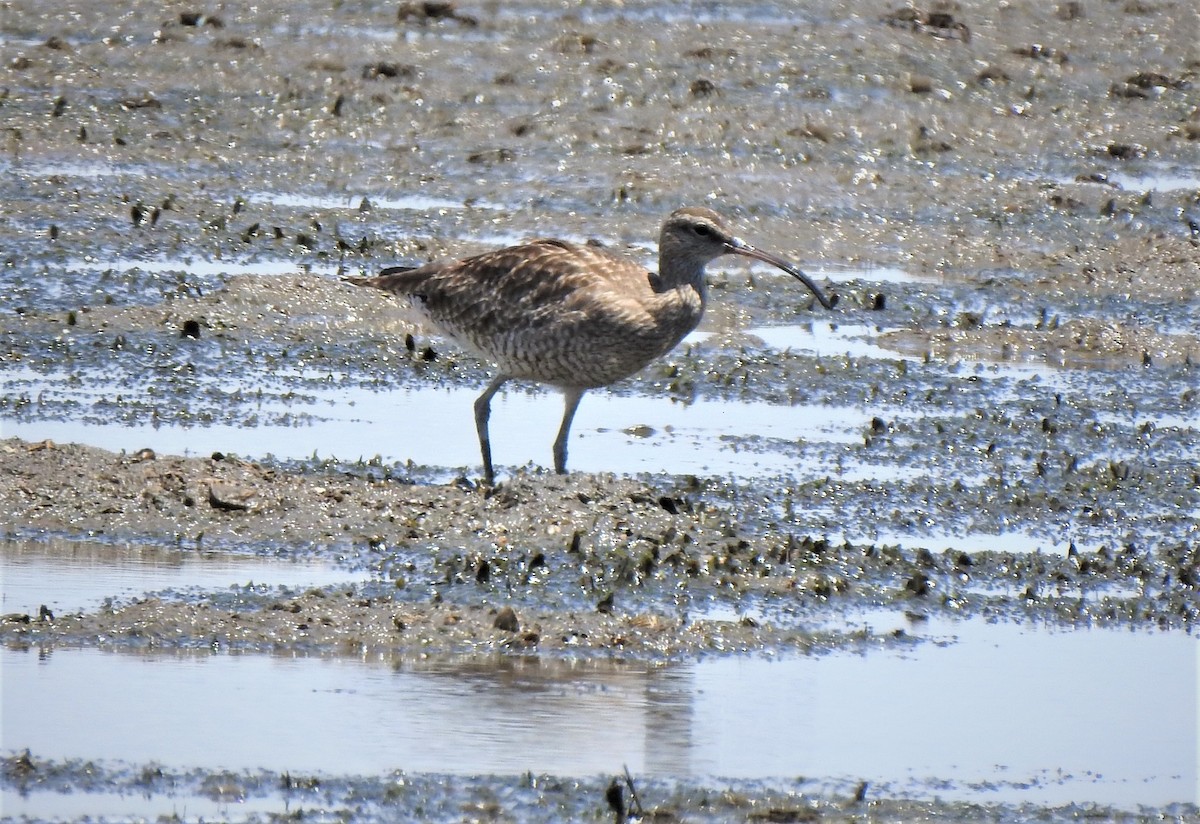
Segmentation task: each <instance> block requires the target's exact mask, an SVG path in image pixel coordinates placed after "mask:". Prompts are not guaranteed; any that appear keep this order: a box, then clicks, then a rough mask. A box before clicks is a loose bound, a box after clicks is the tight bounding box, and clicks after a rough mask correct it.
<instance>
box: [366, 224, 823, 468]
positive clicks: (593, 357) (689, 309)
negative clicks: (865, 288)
mask: <svg viewBox="0 0 1200 824" xmlns="http://www.w3.org/2000/svg"><path fill="white" fill-rule="evenodd" d="M724 254H736V255H743V256H746V257H751V258H755V259H757V260H762V261H765V262H767V263H770V264H771V265H773V266H777V267H779V268H780V269H783V270H784V271H786V272H788V273H789V274H791V275H792V276H794V277H795V278H797V279H798V280H800V281H801V282H802V283H804V285H805V286H807V287H808V288H809V289H810V290H811V291H812V293H813V294H814V295H816V297H817V300H818V301H820V303H821V305H823V306H824V307H825V308H827V309H830V308H832V307H833V302H832V301H831V300H830V299H829V298H827V297H826V296H825V294H824V293H823V292H822V291H821V290H820V289H819V288H817V286H816V285H815V284H814V283H813V282H812V281H811V280H809V279H808V277H807V276H806V275H805V274H804V273H803V272H801V271H800V270H799V269H796V268H795V267H793V266H791V265H790V264H788V263H787V262H786V261H784V260H782V259H780V258H777V257H775V256H774V255H771V254H768V253H766V252H761V251H759V250H757V249H755V248H754V247H752V246H750V245H748V244H746V243H745V242H743V241H741V240H739V239H738V238H736V237H735V236H734V235H733V234H731V233H730V231H729V229H728V228H726V226H725V223H724V221H723V220H722V219H721V217H720V215H718V214H717V213H716V212H713V211H712V210H710V209H699V208H686V209H679V210H677V211H675V212H673V213H672V214H671V215H670V217H668V218H667V220H666V222H665V223H664V224H663V227H662V233H661V235H660V237H659V253H658V255H659V271H658V273H657V274H654V273H651V272H648V271H646V269H645V268H643V267H641V266H639V265H638V264H636V263H634V262H632V261H630V260H627V259H625V258H620V257H617V256H615V255H613V254H612V253H610V252H607V251H605V250H603V249H600V248H598V247H594V246H584V245H579V244H575V243H568V242H567V241H563V240H535V241H533V242H531V243H526V244H523V245H520V246H511V247H509V248H506V249H499V250H496V251H494V252H487V253H485V254H482V255H477V256H475V257H470V258H465V259H462V260H455V261H442V262H434V263H428V264H425V265H424V266H420V267H417V268H393V269H385V270H384V271H383V272H382V273H381V274H380V275H379V276H378V277H372V278H349V280H350V281H351V282H353V283H356V284H359V285H361V286H374V287H376V288H378V289H383V290H385V291H389V292H393V293H395V294H398V295H402V296H404V297H407V298H409V299H410V300H411V302H412V305H413V307H414V308H415V309H417V310H418V311H419V312H420V313H421V314H422V315H424V316H425V317H426V318H427V319H428V320H429V321H430V322H431V323H432V324H433V326H434V327H436V328H437V329H439V330H440V331H441V332H443V333H444V334H445V335H447V336H448V337H450V338H453V339H454V340H455V341H457V342H458V343H459V344H461V345H462V346H464V347H466V348H467V349H469V350H471V351H473V352H475V353H476V354H478V355H479V356H480V357H481V358H483V359H484V360H486V361H489V362H491V363H493V364H495V365H496V366H497V368H498V374H497V376H496V378H495V379H494V380H493V381H492V382H491V384H489V385H488V388H487V389H486V390H484V392H483V394H482V395H480V396H479V399H478V400H477V401H476V402H475V422H476V427H477V429H478V431H479V444H480V451H481V452H482V456H483V472H484V479H485V481H486V482H487V483H489V484H490V483H492V481H493V480H494V478H495V475H494V472H493V469H492V458H491V446H490V441H489V438H488V429H487V423H488V417H489V414H490V406H491V400H492V397H493V396H494V395H495V394H496V392H497V390H499V388H500V387H501V386H502V385H503V384H504V383H505V382H506V381H508V380H511V379H513V378H516V379H520V380H530V381H536V382H538V383H546V384H550V385H551V386H555V387H558V388H559V389H561V390H562V391H563V393H564V395H565V409H564V414H563V421H562V425H561V427H560V428H559V432H558V437H557V438H556V439H555V442H554V466H555V469H556V470H557V471H559V472H565V471H566V463H567V437H568V434H569V432H570V428H571V420H572V418H573V417H574V415H575V409H576V407H577V406H578V405H579V399H580V398H581V397H582V396H583V393H584V392H585V391H586V390H588V389H592V388H595V387H598V386H607V385H608V384H610V383H613V382H615V381H618V380H620V379H622V378H625V377H628V376H629V375H632V374H633V373H635V372H637V371H638V370H640V369H641V368H642V367H644V366H646V365H647V364H648V363H650V362H651V361H653V360H655V359H656V358H659V357H661V356H662V355H664V354H666V353H667V352H669V351H670V350H671V349H673V348H675V346H676V345H677V344H678V343H679V342H680V341H681V340H683V338H684V337H685V336H686V335H687V334H688V333H689V332H691V331H692V330H693V329H695V328H696V325H697V324H699V322H700V318H701V316H702V315H703V314H704V304H705V299H706V295H707V289H706V285H705V280H704V267H705V264H707V263H708V262H709V261H711V260H713V259H714V258H717V257H719V256H721V255H724Z"/></svg>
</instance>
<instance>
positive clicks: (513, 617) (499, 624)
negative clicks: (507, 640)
mask: <svg viewBox="0 0 1200 824" xmlns="http://www.w3.org/2000/svg"><path fill="white" fill-rule="evenodd" d="M492 626H493V627H495V628H496V629H502V630H504V631H505V632H520V631H521V622H520V621H518V620H517V613H516V611H515V610H514V609H513V608H512V607H501V608H500V611H499V612H497V613H496V620H495V621H493V622H492Z"/></svg>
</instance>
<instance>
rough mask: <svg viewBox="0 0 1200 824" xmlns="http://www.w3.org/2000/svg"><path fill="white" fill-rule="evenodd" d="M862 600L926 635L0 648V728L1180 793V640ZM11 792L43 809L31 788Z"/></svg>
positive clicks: (239, 760) (315, 761) (975, 789)
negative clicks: (484, 646) (639, 650)
mask: <svg viewBox="0 0 1200 824" xmlns="http://www.w3.org/2000/svg"><path fill="white" fill-rule="evenodd" d="M867 620H868V622H869V623H871V624H873V625H875V626H876V628H886V627H887V626H889V625H893V624H894V625H896V626H897V627H901V626H903V627H906V628H907V631H909V632H910V633H914V634H916V635H918V636H923V637H926V638H928V639H930V641H929V642H927V643H922V644H919V645H917V646H915V647H911V648H905V649H898V650H891V651H881V652H875V653H872V654H871V655H869V656H863V655H858V654H851V653H832V654H827V655H823V656H819V657H789V658H785V659H781V660H771V659H768V658H746V657H723V658H714V659H707V660H701V661H698V662H695V663H691V664H672V665H663V666H650V665H646V664H640V663H619V662H588V663H576V662H571V661H549V660H539V659H536V658H530V659H524V658H498V659H491V660H479V659H475V660H464V659H457V658H452V657H432V658H423V659H412V658H401V659H387V660H382V659H375V660H348V659H342V658H326V659H319V658H303V657H297V658H288V657H280V656H263V655H230V654H211V653H203V654H133V653H111V652H101V651H96V650H64V649H59V650H53V651H48V652H46V653H44V654H41V655H39V654H37V653H36V652H34V651H32V650H27V651H19V650H14V649H8V650H4V651H3V652H2V653H0V664H2V667H3V672H4V682H5V687H4V691H3V700H4V712H5V718H6V723H5V725H4V730H3V733H2V736H3V739H2V740H3V749H4V750H5V751H7V752H11V751H14V750H21V749H24V748H27V747H28V748H30V749H31V750H32V751H34V752H35V753H37V754H38V755H39V756H40V757H49V758H64V759H65V758H84V759H103V758H105V757H106V756H110V755H111V754H112V753H120V754H121V758H122V759H123V760H125V761H127V762H130V763H145V762H154V763H159V764H164V765H168V766H171V767H173V768H174V767H177V768H192V767H199V768H206V769H210V770H242V769H256V768H262V767H266V768H269V769H274V770H290V771H324V772H326V773H328V772H330V771H336V773H337V774H352V773H358V774H377V773H380V772H383V771H389V770H398V769H399V770H405V771H407V772H413V773H425V772H433V773H450V774H459V775H470V774H476V773H492V774H499V775H503V774H516V773H521V772H524V771H527V770H531V771H533V772H535V773H539V772H550V773H554V774H557V775H563V776H588V775H593V774H602V773H606V772H615V771H618V770H619V769H620V767H621V765H623V764H625V765H628V766H629V768H630V770H631V771H632V772H634V773H635V774H640V775H648V776H654V775H676V776H697V777H700V776H717V777H723V778H748V777H750V778H769V777H779V778H784V777H789V776H796V775H803V776H805V777H807V778H810V779H815V780H818V781H827V782H834V783H836V782H840V781H843V780H860V779H861V780H869V781H871V782H872V784H873V785H875V786H885V787H887V788H888V791H889V792H892V793H894V794H896V795H900V796H905V795H913V796H916V797H921V796H924V795H928V794H931V793H936V794H938V795H940V796H942V797H945V798H954V799H967V800H978V801H988V802H997V801H1002V802H1009V803H1020V802H1026V801H1029V802H1040V803H1056V804H1057V803H1065V802H1069V801H1095V802H1101V803H1111V804H1115V805H1119V806H1123V807H1133V806H1135V805H1137V804H1163V803H1169V802H1177V801H1195V800H1197V798H1200V785H1198V774H1197V744H1198V741H1200V729H1198V727H1197V716H1196V703H1197V702H1196V696H1197V677H1198V670H1197V665H1198V661H1200V659H1198V657H1197V652H1198V650H1200V647H1198V642H1197V640H1196V639H1195V638H1192V637H1189V636H1187V635H1184V634H1180V633H1169V634H1146V633H1138V634H1134V633H1129V632H1123V631H1107V630H1083V631H1074V632H1060V631H1054V630H1050V629H1045V628H1041V627H1033V626H1024V627H1022V626H1016V625H1010V624H988V623H985V622H983V621H981V620H972V621H967V622H950V621H931V622H924V623H922V624H917V625H913V624H909V623H907V622H906V621H905V620H904V619H903V618H902V617H900V616H899V615H896V616H894V617H891V618H889V617H888V616H887V615H886V614H880V615H877V616H875V617H873V618H869V619H867ZM1114 662H1119V665H1115V664H1114ZM81 683H87V684H88V690H89V700H88V701H79V700H77V697H78V692H79V689H80V684H81ZM1149 708H1162V709H1161V710H1152V709H1149ZM947 715H951V716H954V717H955V718H956V720H955V721H954V722H953V723H950V722H949V720H948V719H947ZM133 719H136V722H132V721H131V720H133ZM600 719H603V721H602V722H601V721H600ZM28 803H30V804H33V805H48V807H46V806H42V807H39V808H38V809H39V812H40V813H43V814H47V813H49V812H50V810H51V809H52V808H53V803H54V796H46V797H42V796H35V797H34V798H33V799H31V800H30V801H29V802H28ZM14 812H15V810H14Z"/></svg>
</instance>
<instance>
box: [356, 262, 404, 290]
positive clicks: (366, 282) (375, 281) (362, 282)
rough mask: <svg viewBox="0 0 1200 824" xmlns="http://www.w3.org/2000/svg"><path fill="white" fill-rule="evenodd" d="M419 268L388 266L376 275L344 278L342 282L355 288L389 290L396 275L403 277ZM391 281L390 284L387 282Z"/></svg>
mask: <svg viewBox="0 0 1200 824" xmlns="http://www.w3.org/2000/svg"><path fill="white" fill-rule="evenodd" d="M419 268H420V267H419V266H389V267H388V268H386V269H384V270H382V271H381V272H380V273H379V274H378V275H373V276H371V277H365V278H360V277H345V278H342V280H343V281H344V282H345V283H353V284H354V285H355V286H374V287H375V288H376V289H389V287H390V286H391V285H392V284H393V283H394V277H395V276H396V275H403V274H405V273H406V272H411V271H413V270H414V269H419ZM389 281H391V282H389Z"/></svg>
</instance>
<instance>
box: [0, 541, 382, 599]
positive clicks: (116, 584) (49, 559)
mask: <svg viewBox="0 0 1200 824" xmlns="http://www.w3.org/2000/svg"><path fill="white" fill-rule="evenodd" d="M368 577H369V573H367V572H362V571H359V572H352V571H349V570H347V569H344V568H342V567H340V566H338V565H337V564H335V563H332V562H330V561H321V560H314V559H311V558H307V559H303V560H293V559H290V558H286V557H261V556H256V555H238V554H234V553H229V552H207V551H202V550H199V549H191V548H189V549H169V548H166V547H162V546H152V545H144V544H128V543H116V544H106V543H97V542H94V541H74V540H64V539H52V540H47V541H21V540H4V541H0V598H2V601H3V603H2V604H0V612H2V613H14V612H17V613H25V614H28V615H37V614H38V612H39V609H40V608H41V607H42V606H45V607H46V608H47V609H49V610H50V611H51V612H69V611H93V610H95V609H97V608H98V607H100V606H101V605H102V604H103V603H104V602H105V601H107V600H109V599H112V600H114V601H120V600H127V599H130V598H137V597H142V596H144V595H147V594H150V593H155V592H160V591H162V590H182V589H201V590H213V589H218V588H221V587H229V586H234V585H237V586H246V585H248V584H258V585H267V586H272V587H276V586H284V587H290V588H308V587H319V586H329V585H332V584H338V583H342V582H361V581H363V580H366V579H367V578H368Z"/></svg>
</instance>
